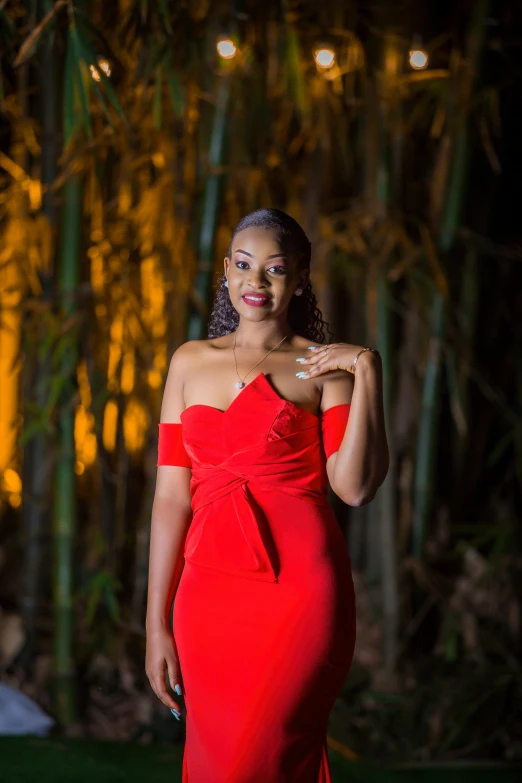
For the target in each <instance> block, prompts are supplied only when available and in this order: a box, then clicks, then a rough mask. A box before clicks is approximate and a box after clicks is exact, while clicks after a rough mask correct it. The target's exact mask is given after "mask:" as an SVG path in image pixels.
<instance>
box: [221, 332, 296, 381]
mask: <svg viewBox="0 0 522 783" xmlns="http://www.w3.org/2000/svg"><path fill="white" fill-rule="evenodd" d="M236 336H237V333H236V332H234V344H233V346H232V352H233V354H234V362H235V363H236V375H237V377H238V378H239V380H238V382H237V383H235V384H234V386H235V387H236V389H244V388H245V386H246V384H245V378H246V377H247V375H250V373H251V372H252V370H255V369H256V367H257V366H258V365H259V364H261V362H264V361H265V359H266V357H267V356H269V355H270V354H271V353H272V351H275V349H276V348H279V346H280V345H281V343H282V342H283V340H286V334H285V336H284V337H283V340H280V341H279V342H278V343H277V345H274V347H273V348H271V349H270V350H269V351H268V353H266V354H265V355H264V356H263V358H262V359H261V360H260V361H259V362H258V363H257V364H254V366H253V367H252V368H251V369H250V370H249V371H248V372H247V374H246V375H245V378H243V379H241V378H240V375H239V372H238V370H237V358H236Z"/></svg>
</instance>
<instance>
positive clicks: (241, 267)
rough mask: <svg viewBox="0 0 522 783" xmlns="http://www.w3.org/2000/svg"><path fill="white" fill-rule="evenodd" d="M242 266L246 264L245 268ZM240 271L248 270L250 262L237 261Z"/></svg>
mask: <svg viewBox="0 0 522 783" xmlns="http://www.w3.org/2000/svg"><path fill="white" fill-rule="evenodd" d="M241 264H244V265H245V266H241ZM235 265H236V266H237V268H238V269H247V268H248V262H247V261H236V264H235Z"/></svg>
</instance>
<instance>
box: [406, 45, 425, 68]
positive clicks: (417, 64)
mask: <svg viewBox="0 0 522 783" xmlns="http://www.w3.org/2000/svg"><path fill="white" fill-rule="evenodd" d="M410 65H411V67H412V68H413V69H414V70H415V71H422V70H423V69H424V68H426V67H427V66H428V53H427V52H426V51H424V49H412V50H411V52H410Z"/></svg>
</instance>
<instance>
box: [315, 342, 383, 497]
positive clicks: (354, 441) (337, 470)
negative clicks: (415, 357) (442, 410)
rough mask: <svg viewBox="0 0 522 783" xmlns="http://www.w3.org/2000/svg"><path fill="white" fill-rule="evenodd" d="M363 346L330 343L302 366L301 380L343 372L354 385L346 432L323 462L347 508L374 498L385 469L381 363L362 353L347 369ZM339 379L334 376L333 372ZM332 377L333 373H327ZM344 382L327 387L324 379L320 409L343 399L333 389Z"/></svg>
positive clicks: (371, 354)
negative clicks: (336, 447)
mask: <svg viewBox="0 0 522 783" xmlns="http://www.w3.org/2000/svg"><path fill="white" fill-rule="evenodd" d="M362 347H363V346H357V345H349V344H347V343H334V344H333V345H330V346H328V347H327V350H326V351H324V350H322V349H320V348H318V349H316V350H315V351H314V356H313V357H310V358H309V359H308V360H307V361H306V362H303V363H302V365H303V370H305V369H306V370H307V373H306V375H305V377H307V378H314V377H317V376H319V375H323V374H324V373H328V372H331V371H333V370H344V371H346V372H349V373H350V374H351V376H352V379H353V381H354V385H353V393H352V398H351V408H350V415H349V417H348V423H347V425H346V430H345V433H344V436H343V439H342V441H341V444H340V446H339V451H336V452H335V453H334V454H332V455H331V456H330V458H329V459H328V461H327V464H326V469H327V473H328V479H329V481H330V484H331V487H332V489H333V491H334V492H335V494H336V495H338V496H339V497H340V498H341V499H342V500H344V502H345V503H348V504H349V505H350V506H363V505H365V504H366V503H369V502H370V501H371V500H373V498H374V497H375V494H376V492H377V490H378V489H379V487H380V486H381V484H382V483H383V481H384V479H385V478H386V475H387V473H388V468H389V460H390V458H389V449H388V441H387V438H386V427H385V421H384V404H383V380H382V360H381V357H380V355H379V354H377V353H373V352H372V351H364V352H363V353H361V355H360V356H359V358H358V359H357V363H356V365H355V372H354V373H352V372H351V366H352V364H353V361H354V359H355V357H356V355H357V354H358V353H359V351H360V350H361V349H362ZM335 376H336V377H339V373H338V372H336V373H335ZM331 377H332V378H333V377H334V373H332V376H331ZM342 386H345V388H346V385H345V384H341V385H340V384H335V383H332V384H330V383H328V381H327V379H326V378H325V383H324V384H323V395H322V402H321V408H322V409H323V410H327V409H328V408H330V407H332V406H333V405H335V404H339V403H342V402H343V401H344V400H342V399H340V398H339V388H342Z"/></svg>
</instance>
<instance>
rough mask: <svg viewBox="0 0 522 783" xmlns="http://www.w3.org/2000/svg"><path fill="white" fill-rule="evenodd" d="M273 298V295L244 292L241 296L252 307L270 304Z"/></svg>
mask: <svg viewBox="0 0 522 783" xmlns="http://www.w3.org/2000/svg"><path fill="white" fill-rule="evenodd" d="M271 298H272V297H271V296H265V294H243V296H242V297H241V299H242V300H243V302H245V303H246V304H247V305H250V306H251V307H263V306H264V305H266V304H268V302H269V301H270V299H271Z"/></svg>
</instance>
